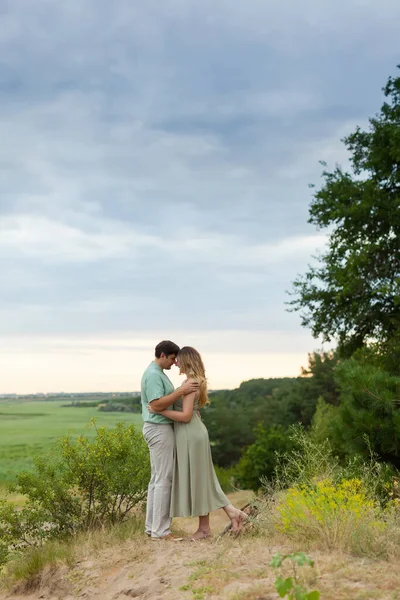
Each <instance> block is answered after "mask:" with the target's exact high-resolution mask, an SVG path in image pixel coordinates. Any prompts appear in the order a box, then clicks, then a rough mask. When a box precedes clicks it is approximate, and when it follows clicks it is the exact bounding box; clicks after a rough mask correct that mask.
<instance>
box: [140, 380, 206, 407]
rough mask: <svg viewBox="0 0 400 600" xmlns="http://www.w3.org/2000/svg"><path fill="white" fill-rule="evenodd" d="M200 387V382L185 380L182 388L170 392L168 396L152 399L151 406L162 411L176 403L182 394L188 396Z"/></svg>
mask: <svg viewBox="0 0 400 600" xmlns="http://www.w3.org/2000/svg"><path fill="white" fill-rule="evenodd" d="M198 389H199V384H198V383H197V382H195V381H194V382H189V381H185V383H183V384H182V385H181V387H180V388H178V389H177V390H175V391H174V392H172V393H171V394H168V396H162V397H161V398H156V399H154V400H150V404H151V408H152V409H153V410H154V411H155V412H160V411H162V410H165V409H166V408H168V406H171V404H174V403H175V402H176V401H177V400H178V399H179V398H180V397H181V396H187V394H192V393H193V392H197V390H198Z"/></svg>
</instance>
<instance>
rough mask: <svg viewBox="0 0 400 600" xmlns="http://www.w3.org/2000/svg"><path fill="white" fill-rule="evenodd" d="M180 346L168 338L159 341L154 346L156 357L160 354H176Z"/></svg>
mask: <svg viewBox="0 0 400 600" xmlns="http://www.w3.org/2000/svg"><path fill="white" fill-rule="evenodd" d="M179 350H180V348H179V346H177V345H176V344H174V342H170V341H169V340H165V341H164V342H160V343H159V344H157V346H156V358H160V357H161V354H165V356H169V355H170V354H178V352H179Z"/></svg>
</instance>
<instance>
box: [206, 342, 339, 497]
mask: <svg viewBox="0 0 400 600" xmlns="http://www.w3.org/2000/svg"><path fill="white" fill-rule="evenodd" d="M337 360H338V359H337V356H336V354H335V353H333V352H325V353H319V352H316V353H312V354H310V355H309V357H308V361H309V364H308V368H307V369H303V375H302V377H297V378H283V379H253V380H250V381H247V382H245V383H242V384H241V385H240V387H239V388H238V389H236V390H232V391H221V392H214V393H212V394H211V405H210V406H209V407H207V408H206V409H205V410H203V412H202V416H203V420H204V423H205V425H206V427H207V429H208V432H209V436H210V440H211V447H212V454H213V460H214V463H215V464H217V465H218V466H221V467H230V466H232V465H234V464H235V463H237V462H238V461H239V459H240V458H241V455H242V454H243V452H245V451H246V449H247V448H248V447H249V446H251V445H252V444H254V443H255V442H256V438H257V436H258V433H257V431H258V430H257V426H258V425H259V424H261V425H262V426H263V427H264V428H265V429H269V428H270V427H273V426H278V427H282V428H283V429H287V428H288V427H289V426H290V425H292V424H295V423H302V424H303V425H305V426H309V425H310V424H311V420H312V417H313V414H314V412H315V407H316V404H317V400H318V398H319V397H323V398H324V400H325V401H326V402H328V403H332V404H337V403H338V390H337V386H336V383H335V380H334V369H335V366H336V364H337ZM257 447H258V449H259V448H260V443H259V441H258V442H257ZM277 449H280V448H277ZM257 452H258V451H257ZM258 478H259V473H258V472H255V473H254V474H253V476H252V479H253V482H255V481H258ZM254 485H256V484H255V483H253V484H252V486H254Z"/></svg>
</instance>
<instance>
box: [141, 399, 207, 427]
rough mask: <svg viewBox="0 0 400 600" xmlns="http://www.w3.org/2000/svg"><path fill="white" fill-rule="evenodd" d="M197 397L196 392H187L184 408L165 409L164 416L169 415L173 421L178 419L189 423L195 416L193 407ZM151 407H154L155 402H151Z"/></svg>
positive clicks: (180, 421)
mask: <svg viewBox="0 0 400 600" xmlns="http://www.w3.org/2000/svg"><path fill="white" fill-rule="evenodd" d="M195 397H196V392H192V393H191V394H187V396H185V397H184V399H183V406H182V410H163V411H162V413H161V414H162V415H163V416H164V417H168V419H171V420H172V421H178V422H179V423H189V421H190V420H191V418H192V416H193V407H194V399H195ZM150 407H151V409H152V408H153V403H151V404H150Z"/></svg>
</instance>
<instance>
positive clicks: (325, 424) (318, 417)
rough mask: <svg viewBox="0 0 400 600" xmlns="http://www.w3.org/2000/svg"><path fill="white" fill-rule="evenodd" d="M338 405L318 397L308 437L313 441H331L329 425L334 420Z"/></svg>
mask: <svg viewBox="0 0 400 600" xmlns="http://www.w3.org/2000/svg"><path fill="white" fill-rule="evenodd" d="M338 410H339V409H338V407H337V406H332V404H327V403H326V402H325V400H324V399H323V398H318V401H317V406H316V409H315V413H314V416H313V418H312V421H311V428H310V437H311V439H312V440H313V441H314V442H317V443H318V442H321V443H322V442H324V441H325V440H328V439H329V441H330V442H331V443H332V438H331V426H332V423H333V421H334V420H335V418H336V416H337V413H338Z"/></svg>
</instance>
